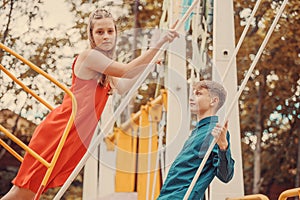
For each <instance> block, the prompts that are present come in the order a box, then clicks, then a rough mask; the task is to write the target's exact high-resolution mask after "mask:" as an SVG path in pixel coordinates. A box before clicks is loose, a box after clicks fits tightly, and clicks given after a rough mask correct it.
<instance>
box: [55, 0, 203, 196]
mask: <svg viewBox="0 0 300 200" xmlns="http://www.w3.org/2000/svg"><path fill="white" fill-rule="evenodd" d="M198 1H199V0H195V1H194V2H193V4H192V5H191V6H190V8H189V9H188V10H187V12H186V13H185V15H184V16H183V17H182V19H181V20H180V21H179V22H178V23H177V25H176V27H175V30H176V31H177V30H179V28H180V27H181V26H182V24H183V23H184V22H185V21H186V20H187V18H188V16H189V15H190V14H191V12H192V10H193V8H194V7H195V5H196V4H197V2H198ZM167 46H168V43H165V44H164V45H163V46H162V48H161V49H160V50H159V51H158V52H157V53H156V55H155V56H154V57H153V59H152V60H151V62H150V63H149V64H148V65H147V67H146V69H145V70H144V72H143V73H142V74H141V75H140V77H139V78H138V80H137V81H136V83H135V84H134V85H133V86H132V88H131V89H130V90H129V92H128V93H127V95H126V96H125V97H124V99H123V101H122V102H121V104H120V105H119V107H118V108H117V109H116V111H115V113H114V115H112V116H111V118H110V120H109V121H108V123H107V124H110V123H109V122H113V121H115V119H116V118H117V117H118V116H120V114H121V113H122V111H123V110H124V109H125V107H126V106H127V105H128V103H129V102H130V100H131V97H132V96H133V94H134V93H135V91H136V90H137V89H138V87H139V86H140V85H141V84H142V82H143V81H144V80H145V79H146V77H147V75H148V74H149V73H150V72H151V70H152V66H153V64H154V63H155V61H156V60H157V59H158V58H159V56H160V54H161V53H162V52H163V51H164V50H165V49H166V47H167ZM105 129H106V128H104V130H105ZM103 134H105V136H106V135H107V134H108V133H103ZM101 135H102V131H101V134H98V135H97V137H96V138H95V140H93V141H92V143H91V144H90V145H89V148H88V150H87V152H86V153H85V154H84V156H83V157H82V158H81V160H80V162H79V163H78V165H77V166H76V167H75V169H74V170H73V172H72V173H71V174H70V176H69V177H68V179H67V180H66V182H65V183H64V185H63V186H62V187H61V188H60V190H59V191H58V193H57V194H56V196H55V197H54V200H59V199H61V197H62V195H63V194H64V193H65V192H66V190H67V189H68V187H69V186H70V185H71V183H72V181H73V180H74V179H75V178H76V176H77V175H78V174H79V172H80V171H81V169H82V168H83V166H84V165H85V163H86V161H87V159H88V158H89V157H90V156H91V152H94V150H95V149H96V147H97V146H98V145H99V144H100V142H101Z"/></svg>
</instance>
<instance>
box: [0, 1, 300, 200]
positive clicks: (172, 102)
mask: <svg viewBox="0 0 300 200" xmlns="http://www.w3.org/2000/svg"><path fill="white" fill-rule="evenodd" d="M199 2H200V1H197V0H195V1H194V4H193V5H192V6H193V7H196V5H199V4H198V3H199ZM258 2H259V1H258ZM286 2H287V1H284V3H286ZM284 3H283V5H284ZM258 5H259V3H258ZM172 6H174V5H169V9H168V10H166V12H168V16H170V19H169V22H171V21H172V20H173V19H174V18H176V17H178V16H179V12H175V11H176V9H175V8H174V7H172ZM192 6H191V7H192ZM172 8H173V9H172ZM219 8H222V9H224V8H226V10H227V11H229V12H226V13H224V12H221V10H220V9H219ZM256 8H257V7H256ZM193 9H194V8H193ZM282 9H284V6H283V7H282ZM191 11H192V9H191V10H190V11H187V12H186V13H188V12H191ZM230 11H231V12H230ZM253 13H255V9H254V10H253ZM279 16H280V15H278V17H277V20H278V18H279ZM185 17H186V18H187V17H188V14H187V15H186V16H185ZM217 17H220V18H222V19H223V20H224V21H227V22H228V23H226V24H225V23H221V22H219V21H218V20H217V19H218V18H217ZM183 19H184V18H183ZM214 20H215V22H214V34H215V35H214V43H215V44H216V45H215V48H214V52H213V53H214V55H213V59H214V68H213V70H214V71H213V79H215V80H217V79H219V75H220V74H224V75H223V77H222V78H221V81H222V82H223V83H224V86H225V87H226V88H227V89H229V90H228V96H229V97H230V98H232V97H233V98H232V99H229V100H228V101H227V102H236V101H237V99H238V97H239V95H238V94H236V93H237V92H236V91H237V82H236V67H235V64H234V58H235V56H236V53H237V51H238V48H239V45H240V43H238V45H237V47H236V48H235V47H234V26H233V9H232V1H229V0H225V1H224V0H217V1H215V4H214ZM184 21H185V20H183V21H182V23H183V22H184ZM249 21H250V19H249ZM182 23H181V24H180V25H182ZM276 23H277V22H276V20H274V24H276ZM178 30H179V31H182V33H183V31H184V30H182V27H180V26H178ZM245 30H246V28H245ZM271 33H272V30H271V29H270V32H269V34H271ZM269 37H270V35H269ZM266 38H267V37H266ZM266 42H267V40H266ZM266 42H264V43H263V44H262V47H261V50H260V52H261V51H262V50H263V49H264V45H265V44H266ZM183 44H185V42H184V41H182V40H181V41H180V40H178V42H177V43H176V42H175V43H174V44H172V45H170V47H169V48H170V49H171V51H172V52H176V53H173V54H171V55H169V57H168V59H169V60H168V63H169V66H170V67H172V71H170V72H171V73H168V82H167V83H166V87H167V88H168V89H167V91H162V93H161V95H160V96H159V97H158V98H157V99H154V100H153V101H149V103H148V105H145V106H143V107H142V108H141V110H140V112H139V113H136V114H135V115H134V116H133V117H132V118H131V119H130V120H129V121H128V122H127V123H126V124H122V126H121V127H119V128H115V129H114V131H113V132H114V135H108V133H106V132H104V134H105V135H103V134H102V133H101V134H99V129H97V130H96V131H95V133H96V135H99V137H95V138H94V139H95V140H94V142H93V143H92V144H91V147H92V148H91V149H89V151H88V152H89V153H90V152H94V151H95V148H96V147H97V146H98V145H99V143H100V138H103V137H104V136H106V137H105V138H106V142H107V143H110V142H113V143H114V140H113V137H116V136H117V138H118V143H117V145H116V146H117V147H118V151H117V152H116V155H115V156H116V159H117V161H116V166H115V169H117V170H116V172H115V174H113V176H115V180H116V181H115V186H110V188H109V189H108V190H107V191H109V192H129V191H135V190H136V191H137V192H138V193H137V198H138V199H154V197H155V196H157V194H158V193H159V188H160V186H161V183H160V181H159V180H160V179H163V177H164V174H166V173H167V165H166V164H163V165H162V166H163V167H161V169H162V171H161V172H160V173H159V171H158V170H157V169H158V166H157V165H158V163H159V162H158V158H162V156H164V154H160V153H162V152H161V148H162V146H161V145H162V136H163V134H165V135H166V144H170V145H167V148H166V149H164V151H165V158H164V159H161V161H162V160H165V163H171V162H172V160H173V159H174V158H175V156H176V155H177V152H178V151H179V150H180V149H181V146H182V144H183V141H184V138H185V137H186V135H179V134H178V132H180V133H188V132H189V124H180V123H177V125H178V126H180V127H178V126H177V127H176V125H174V124H176V122H179V121H180V118H183V117H186V118H188V114H189V113H188V112H187V105H188V104H187V90H188V89H187V86H186V85H184V84H182V85H181V84H180V83H181V82H180V81H178V78H179V79H180V80H181V79H185V80H186V77H185V75H183V74H185V73H186V72H185V70H186V68H185V65H186V63H185V62H186V61H185V60H184V59H182V57H179V56H178V55H184V54H185V52H178V51H180V49H181V50H182V49H184V48H182V46H183ZM0 47H1V48H2V49H4V50H7V51H8V52H9V53H11V54H12V55H15V56H16V57H18V58H19V59H20V60H22V61H23V62H24V63H26V64H28V65H29V66H30V67H32V66H33V68H34V69H37V70H39V68H37V67H36V68H35V67H34V65H33V64H32V63H30V62H27V61H26V60H25V59H24V58H22V57H20V56H18V55H17V54H15V53H14V52H12V51H11V50H9V49H7V47H5V46H4V45H2V44H1V46H0ZM178 47H180V48H178ZM156 58H157V57H155V59H156ZM258 59H259V53H258V54H257V59H255V60H256V62H257V60H258ZM255 64H256V63H255V62H253V65H252V66H251V68H252V70H253V68H254V67H255ZM220 66H227V68H226V69H224V68H221V67H220ZM148 68H150V67H148ZM1 70H2V71H4V72H5V73H6V72H7V71H6V70H5V68H4V67H3V66H2V65H1ZM250 70H251V69H250ZM250 70H249V71H250ZM38 72H39V73H41V74H43V75H44V73H43V72H42V71H38ZM148 72H149V70H148V71H147V70H146V72H145V75H147V74H146V73H148ZM173 72H174V73H173ZM248 73H249V72H248ZM6 74H9V72H8V73H6ZM178 74H180V77H178ZM227 74H228V77H227ZM249 74H250V73H249ZM45 77H47V78H48V76H47V74H45ZM49 79H50V80H51V81H53V82H54V83H55V84H57V85H58V86H59V87H61V88H63V89H64V91H65V92H66V93H67V94H69V95H70V96H73V95H72V93H70V92H69V91H68V89H66V88H65V87H64V86H63V85H60V84H59V83H57V82H56V81H55V80H54V79H53V78H51V77H49ZM13 80H14V81H16V82H19V81H18V80H17V79H15V78H13ZM139 80H140V81H139ZM139 80H138V81H137V84H136V87H133V89H132V91H134V90H135V89H136V88H137V87H138V86H139V85H140V83H141V82H142V81H143V76H141V78H140V79H139ZM245 80H246V81H245V82H244V83H243V84H244V85H245V84H246V83H247V78H245ZM19 83H20V82H19ZM243 84H242V85H243ZM20 85H22V83H20ZM240 88H243V87H240ZM24 89H25V88H24ZM25 90H26V91H27V89H25ZM241 91H242V89H240V90H239V92H241ZM28 92H29V93H31V94H32V95H33V96H36V98H37V99H39V97H38V96H37V95H35V94H34V93H33V92H31V91H28ZM127 96H128V98H127V99H129V98H131V95H130V92H129V94H128V95H127ZM125 99H126V97H125ZM125 99H124V100H123V101H124V103H123V102H122V103H123V104H124V105H126V100H125ZM178 99H180V102H179V101H178ZM39 100H40V99H39ZM41 102H42V103H43V104H44V105H46V106H47V107H48V108H49V109H50V110H51V109H52V107H51V106H50V105H48V104H47V103H46V101H43V100H41ZM73 106H74V110H73V112H74V114H73V115H72V116H71V118H70V121H69V124H72V120H73V118H74V115H75V114H76V101H75V99H74V100H73ZM119 107H120V109H119V110H117V111H116V112H115V113H117V112H119V113H120V112H121V111H122V105H120V106H119ZM226 107H229V108H230V109H229V110H230V111H231V110H232V112H230V113H228V111H226V114H227V115H225V117H224V116H223V117H224V118H225V119H227V118H230V121H231V122H233V123H232V124H235V127H229V128H230V129H232V131H231V134H232V140H234V143H237V144H240V141H239V140H240V137H239V119H238V110H237V105H236V104H234V103H233V104H232V105H230V106H229V105H227V106H226ZM166 111H167V112H166ZM174 113H180V115H178V114H177V115H175V114H174ZM115 115H118V113H117V114H115ZM178 117H179V118H178ZM137 121H138V122H137ZM109 124H110V123H109ZM104 126H105V124H104ZM165 126H166V127H168V128H167V129H166V132H165V133H164V132H163V130H162V128H163V127H165ZM158 127H159V128H158ZM68 129H69V127H66V130H65V134H64V137H63V139H62V141H61V144H60V145H59V147H58V150H57V156H58V155H59V152H60V150H61V148H62V146H63V142H64V140H65V139H66V137H67V133H68ZM106 129H107V127H104V129H102V130H106ZM138 129H140V132H139V134H140V135H139V137H140V138H139V141H138V142H139V143H140V144H141V143H144V145H141V146H143V147H141V148H143V149H140V150H139V151H137V149H134V148H135V147H137V145H136V143H137V138H136V135H137V134H138V132H137V130H138ZM0 130H1V131H2V132H4V133H5V134H6V135H7V136H8V137H9V138H11V139H12V140H13V141H15V142H16V143H17V144H18V145H20V146H21V147H22V148H24V150H26V151H28V152H29V153H31V154H32V155H34V156H35V157H36V158H37V159H38V160H39V161H40V162H41V163H43V164H44V165H45V166H47V167H48V168H49V172H47V174H48V173H51V169H53V167H54V165H55V161H56V159H57V156H55V157H54V158H53V161H52V162H51V163H47V162H46V161H44V160H43V159H42V158H41V157H40V156H39V155H36V154H35V153H34V152H32V151H31V149H29V148H28V147H27V146H26V145H24V144H22V143H21V142H20V141H19V140H18V139H17V138H15V137H14V136H13V135H12V134H10V133H9V132H8V131H7V130H6V129H5V128H4V127H2V126H0ZM158 130H159V131H158ZM128 131H129V132H130V133H128ZM150 134H151V135H150ZM131 136H133V137H131ZM141 136H145V137H141ZM0 142H1V145H2V146H4V147H5V148H6V149H7V150H8V151H9V152H10V153H12V154H13V155H14V156H15V157H16V158H17V159H18V160H20V161H22V157H21V156H20V155H17V154H16V153H15V152H14V151H13V150H12V149H11V148H10V147H9V146H6V145H5V144H4V143H3V141H2V140H1V141H0ZM211 146H213V144H212V145H211ZM129 148H131V149H129ZM128 152H130V153H128ZM136 152H139V153H145V154H146V156H141V157H139V158H138V160H139V161H141V160H144V161H143V162H139V164H138V166H136V160H135V159H136V158H137V157H136ZM208 152H209V151H208ZM232 152H233V156H234V157H235V159H236V161H237V162H236V173H235V177H234V178H233V180H232V181H231V182H230V183H229V184H227V185H224V184H220V183H219V182H217V181H214V182H213V183H212V185H211V187H210V195H209V196H210V199H224V198H225V197H234V196H243V184H242V183H243V177H242V167H241V164H242V162H241V150H240V146H239V145H236V146H235V147H233V150H232ZM98 156H99V155H98ZM139 156H140V155H139ZM89 157H90V156H85V157H84V158H83V160H82V162H81V163H80V164H79V165H78V166H79V168H77V169H75V170H74V174H73V175H71V176H70V179H68V180H67V182H66V185H65V186H63V187H62V189H61V190H60V192H59V193H58V194H57V196H56V197H55V199H60V197H61V195H63V193H64V191H65V189H66V188H67V187H68V184H70V182H71V181H72V180H71V179H72V176H73V177H74V176H75V175H77V174H76V173H78V170H80V169H81V168H82V166H83V165H85V163H86V162H87V161H88V159H89ZM100 157H101V156H100ZM124 157H128V159H126V162H127V165H123V164H120V163H124V160H122V159H124ZM99 160H102V157H101V159H99ZM128 160H131V161H132V162H129V161H128ZM91 162H93V164H95V162H94V161H91ZM140 163H143V164H142V165H140ZM93 164H92V165H93ZM96 164H97V163H96ZM101 164H103V163H101ZM87 165H88V164H87ZM87 165H86V169H88V168H89V167H91V166H87ZM104 165H105V163H104ZM104 165H102V166H101V167H100V169H101V170H102V169H103V167H105V166H104ZM80 166H81V167H80ZM135 167H137V168H138V170H137V169H136V168H135ZM91 168H93V167H91ZM149 169H150V170H149ZM164 170H166V171H164ZM89 172H91V170H89ZM137 172H138V175H136V173H137ZM200 172H201V170H200ZM92 173H93V172H92ZM100 174H101V175H102V174H103V173H100ZM109 174H111V175H112V173H109ZM160 174H161V176H162V177H160ZM47 176H49V175H46V176H45V179H44V180H45V182H47ZM91 176H92V175H89V173H88V171H86V172H85V177H91ZM135 176H138V178H137V180H138V181H137V182H135ZM104 177H105V175H104V176H103V177H99V179H97V180H95V181H96V183H93V182H92V181H86V182H85V183H84V184H85V186H84V194H83V198H84V199H90V198H91V196H90V195H95V198H99V197H101V196H105V195H106V194H101V191H100V193H99V189H100V188H99V186H100V187H106V186H104V185H103V184H101V183H104V182H105V181H104V180H103V179H102V178H104ZM110 178H112V177H110ZM87 180H90V179H89V178H87ZM139 181H140V182H139ZM45 182H44V181H43V183H42V185H41V187H43V185H44V184H45ZM129 182H130V184H128V183H129ZM122 183H126V184H128V185H126V187H125V185H124V184H122ZM137 186H138V188H137V189H135V187H137ZM91 189H94V191H92V192H91ZM224 191H227V192H226V194H225V193H224ZM39 195H40V194H39ZM39 195H37V197H36V199H38V198H39ZM290 195H293V196H295V195H299V189H293V190H291V191H286V193H282V195H280V197H279V199H280V200H283V199H284V198H287V197H291V196H290ZM227 199H228V200H236V199H234V198H227ZM237 199H263V200H264V199H268V198H267V197H265V196H264V195H248V196H244V197H241V198H237Z"/></svg>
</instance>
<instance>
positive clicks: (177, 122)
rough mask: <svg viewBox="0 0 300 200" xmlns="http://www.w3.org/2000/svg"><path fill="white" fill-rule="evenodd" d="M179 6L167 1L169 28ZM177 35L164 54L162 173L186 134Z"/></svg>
mask: <svg viewBox="0 0 300 200" xmlns="http://www.w3.org/2000/svg"><path fill="white" fill-rule="evenodd" d="M181 2H182V1H179V0H178V1H173V0H172V1H171V0H170V8H169V9H168V16H169V24H173V22H174V21H175V20H176V19H180V18H181V11H182V9H181V7H180V5H181ZM178 33H180V38H177V39H176V40H174V41H173V42H172V43H171V44H170V46H169V51H168V69H167V77H166V88H167V90H168V93H167V94H168V97H167V99H168V105H167V130H166V131H167V133H166V163H165V165H166V170H167V171H166V173H167V172H168V169H169V168H170V165H171V164H172V163H173V161H174V159H175V157H176V156H177V154H178V153H179V151H180V150H181V149H182V146H183V143H184V141H185V140H186V138H187V136H188V134H189V112H188V110H189V109H188V107H189V106H188V97H187V78H186V41H185V33H184V30H183V27H182V28H180V30H178Z"/></svg>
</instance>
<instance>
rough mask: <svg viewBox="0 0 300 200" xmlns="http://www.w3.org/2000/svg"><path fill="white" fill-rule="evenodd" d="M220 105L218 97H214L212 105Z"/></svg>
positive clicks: (211, 101)
mask: <svg viewBox="0 0 300 200" xmlns="http://www.w3.org/2000/svg"><path fill="white" fill-rule="evenodd" d="M218 103H219V98H218V97H213V98H211V100H210V105H212V106H213V105H215V104H218Z"/></svg>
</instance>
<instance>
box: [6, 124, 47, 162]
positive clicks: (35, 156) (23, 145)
mask: <svg viewBox="0 0 300 200" xmlns="http://www.w3.org/2000/svg"><path fill="white" fill-rule="evenodd" d="M0 131H2V132H3V133H4V134H5V135H6V136H7V137H9V138H10V139H11V140H12V141H14V142H15V143H16V144H17V145H19V146H20V147H21V148H22V149H24V150H25V151H26V152H28V153H29V154H30V155H32V156H33V157H34V158H36V159H37V160H38V161H40V162H41V163H42V164H43V165H45V166H46V167H49V166H50V163H48V162H47V161H46V160H45V159H43V158H42V157H41V156H40V155H39V154H37V153H36V152H35V151H33V150H32V149H31V148H29V147H28V146H27V145H26V144H24V143H23V142H22V141H21V140H20V139H19V138H17V137H16V136H15V135H13V134H11V133H10V132H9V131H8V130H7V129H6V128H4V127H3V126H2V125H0ZM18 155H19V154H18ZM13 156H15V157H16V155H14V154H13ZM18 160H19V159H18Z"/></svg>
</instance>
